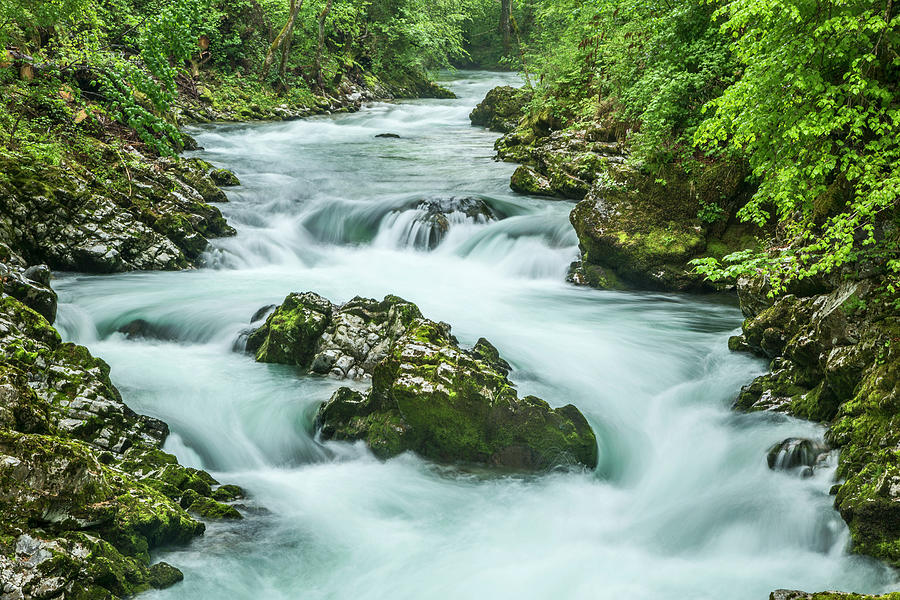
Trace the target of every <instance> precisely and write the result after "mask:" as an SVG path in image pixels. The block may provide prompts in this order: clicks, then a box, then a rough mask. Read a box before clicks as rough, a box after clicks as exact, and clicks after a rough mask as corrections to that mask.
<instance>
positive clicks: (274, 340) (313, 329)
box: [247, 292, 332, 367]
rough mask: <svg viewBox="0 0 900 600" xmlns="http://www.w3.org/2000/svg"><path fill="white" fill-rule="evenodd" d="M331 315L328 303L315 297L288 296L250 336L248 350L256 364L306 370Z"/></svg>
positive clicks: (309, 293)
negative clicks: (266, 363) (277, 364)
mask: <svg viewBox="0 0 900 600" xmlns="http://www.w3.org/2000/svg"><path fill="white" fill-rule="evenodd" d="M331 312H332V305H331V302H329V301H328V300H327V299H325V298H323V297H322V296H319V295H318V294H314V293H312V292H306V293H304V294H290V295H289V296H288V297H287V298H285V299H284V302H282V304H281V305H280V306H279V307H278V308H276V309H275V312H273V313H272V314H271V315H269V317H268V318H267V319H266V323H265V325H263V326H262V327H260V328H259V329H257V330H256V331H254V332H253V333H252V334H250V337H249V338H248V340H247V350H248V351H249V352H252V353H254V354H255V355H256V360H258V361H259V362H270V363H283V364H290V365H297V366H301V367H308V366H309V365H310V364H311V363H312V359H313V356H315V350H316V346H317V344H318V342H319V338H320V337H321V336H322V334H323V333H324V332H325V328H326V327H327V326H328V324H329V322H330V321H331Z"/></svg>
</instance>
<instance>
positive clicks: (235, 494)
mask: <svg viewBox="0 0 900 600" xmlns="http://www.w3.org/2000/svg"><path fill="white" fill-rule="evenodd" d="M244 495H245V492H244V490H243V489H242V488H241V487H239V486H236V485H233V484H226V485H222V486H219V487H218V488H216V489H215V490H213V492H212V499H213V500H218V501H219V502H230V501H232V500H237V499H238V498H243V497H244Z"/></svg>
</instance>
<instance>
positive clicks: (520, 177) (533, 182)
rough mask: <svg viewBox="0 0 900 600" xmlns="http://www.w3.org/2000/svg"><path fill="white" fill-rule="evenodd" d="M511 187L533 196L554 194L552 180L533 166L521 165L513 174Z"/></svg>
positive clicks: (510, 182)
mask: <svg viewBox="0 0 900 600" xmlns="http://www.w3.org/2000/svg"><path fill="white" fill-rule="evenodd" d="M509 187H510V188H512V190H513V191H514V192H518V193H520V194H530V195H532V196H554V195H555V194H554V191H553V186H552V184H551V183H550V180H549V179H548V178H546V177H544V176H543V175H541V174H540V173H538V172H537V171H535V170H534V169H533V168H531V167H529V166H526V165H521V166H519V167H518V168H517V169H516V170H515V171H514V172H513V174H512V177H511V178H510V180H509Z"/></svg>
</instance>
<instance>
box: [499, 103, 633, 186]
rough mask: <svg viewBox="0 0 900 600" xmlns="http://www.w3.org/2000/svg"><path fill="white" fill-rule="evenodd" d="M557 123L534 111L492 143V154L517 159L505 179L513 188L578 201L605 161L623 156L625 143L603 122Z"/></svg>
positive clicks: (621, 159)
mask: <svg viewBox="0 0 900 600" xmlns="http://www.w3.org/2000/svg"><path fill="white" fill-rule="evenodd" d="M558 127H559V123H557V122H555V121H554V120H553V119H552V118H551V117H549V116H544V115H543V113H541V112H538V113H535V114H531V115H527V116H526V117H524V118H523V119H522V122H521V123H520V125H519V127H518V128H517V129H516V130H515V131H513V132H511V133H509V134H507V135H505V136H503V137H502V138H500V139H499V140H497V142H496V143H495V144H494V148H495V149H496V150H497V158H499V159H502V160H504V161H507V162H518V163H522V166H521V167H520V168H519V169H517V170H516V172H515V173H514V174H513V177H512V178H511V180H510V187H511V188H512V189H513V190H514V191H517V192H520V193H528V194H535V195H542V196H555V197H559V198H568V199H573V200H580V199H582V198H584V197H585V195H586V194H587V193H588V191H589V190H590V188H591V184H592V183H593V182H594V180H595V179H596V178H597V177H598V176H600V175H601V174H602V173H603V171H604V170H605V169H606V168H607V167H608V166H609V165H618V164H621V163H623V162H624V161H625V147H624V145H623V144H622V142H621V141H620V140H619V139H618V138H617V137H616V135H613V134H610V129H609V128H608V127H606V126H604V125H600V124H591V125H586V126H584V127H578V128H572V129H566V130H558V129H557V128H558Z"/></svg>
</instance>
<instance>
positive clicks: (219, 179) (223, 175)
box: [209, 169, 241, 187]
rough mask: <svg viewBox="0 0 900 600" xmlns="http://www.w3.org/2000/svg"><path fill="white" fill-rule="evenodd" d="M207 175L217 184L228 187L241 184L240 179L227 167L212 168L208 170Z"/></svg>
mask: <svg viewBox="0 0 900 600" xmlns="http://www.w3.org/2000/svg"><path fill="white" fill-rule="evenodd" d="M209 177H210V179H212V180H213V181H214V182H215V184H216V185H218V186H222V187H229V186H236V185H241V180H240V179H238V178H237V175H235V174H234V171H231V170H229V169H213V170H212V171H210V172H209Z"/></svg>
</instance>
